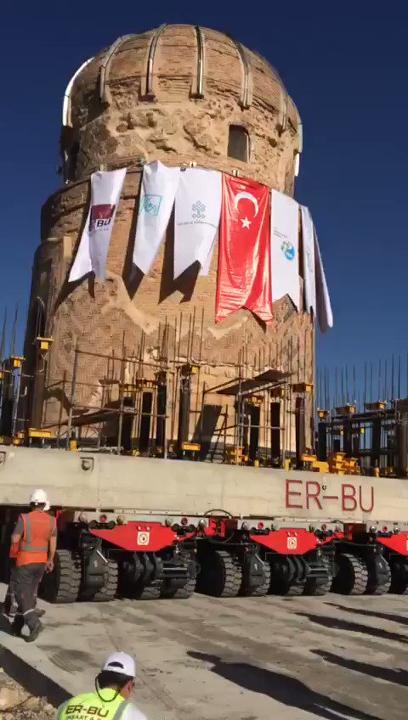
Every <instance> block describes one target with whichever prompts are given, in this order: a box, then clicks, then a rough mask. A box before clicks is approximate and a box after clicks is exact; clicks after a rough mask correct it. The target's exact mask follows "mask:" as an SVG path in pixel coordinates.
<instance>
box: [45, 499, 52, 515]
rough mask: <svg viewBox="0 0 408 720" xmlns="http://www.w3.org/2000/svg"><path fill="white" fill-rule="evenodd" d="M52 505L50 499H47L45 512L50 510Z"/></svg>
mask: <svg viewBox="0 0 408 720" xmlns="http://www.w3.org/2000/svg"><path fill="white" fill-rule="evenodd" d="M50 507H51V506H50V502H49V500H47V502H46V503H45V505H44V510H45V512H48V510H49V509H50Z"/></svg>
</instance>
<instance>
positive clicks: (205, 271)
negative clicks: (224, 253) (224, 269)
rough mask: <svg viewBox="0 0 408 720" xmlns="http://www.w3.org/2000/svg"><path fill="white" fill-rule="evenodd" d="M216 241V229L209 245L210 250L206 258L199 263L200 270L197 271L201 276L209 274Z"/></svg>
mask: <svg viewBox="0 0 408 720" xmlns="http://www.w3.org/2000/svg"><path fill="white" fill-rule="evenodd" d="M217 242H218V231H217V232H216V234H215V237H214V240H213V242H212V245H211V247H210V251H209V253H208V255H207V257H206V259H205V260H204V261H203V263H202V265H201V270H200V272H199V273H198V274H199V275H200V276H201V277H205V276H207V275H209V273H210V269H211V261H212V259H213V255H214V250H215V246H216V244H217Z"/></svg>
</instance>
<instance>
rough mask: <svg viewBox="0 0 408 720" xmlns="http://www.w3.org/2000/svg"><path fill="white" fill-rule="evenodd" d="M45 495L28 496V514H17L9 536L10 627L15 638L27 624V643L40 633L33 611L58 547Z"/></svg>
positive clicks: (55, 529) (38, 492) (37, 618)
mask: <svg viewBox="0 0 408 720" xmlns="http://www.w3.org/2000/svg"><path fill="white" fill-rule="evenodd" d="M49 507H50V506H49V502H48V497H47V493H46V492H45V491H44V490H41V489H38V490H35V491H34V492H33V494H32V495H31V497H30V512H29V513H23V514H21V515H20V517H19V519H18V521H17V525H16V527H15V528H14V531H13V534H12V536H11V548H10V558H11V559H14V560H15V567H14V569H13V582H14V590H15V595H16V600H17V613H16V616H15V618H14V622H13V624H12V630H13V632H14V634H15V635H21V631H22V629H23V627H24V625H25V624H26V625H27V627H28V628H29V630H30V634H29V635H28V636H27V637H26V638H25V639H26V640H27V642H32V641H33V640H35V639H36V638H37V637H38V635H39V633H40V632H41V630H42V624H41V622H40V618H39V614H38V613H37V612H36V601H37V591H38V586H39V584H40V582H41V579H42V577H43V575H44V571H45V570H48V571H49V572H52V570H53V569H54V557H55V552H56V548H57V527H56V523H55V518H53V517H52V516H51V515H48V513H47V510H49Z"/></svg>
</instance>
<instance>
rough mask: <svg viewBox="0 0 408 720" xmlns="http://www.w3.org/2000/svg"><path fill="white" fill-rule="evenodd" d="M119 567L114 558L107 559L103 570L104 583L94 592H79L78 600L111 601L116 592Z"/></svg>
mask: <svg viewBox="0 0 408 720" xmlns="http://www.w3.org/2000/svg"><path fill="white" fill-rule="evenodd" d="M118 582H119V567H118V563H117V562H116V560H108V563H107V566H106V572H105V584H104V586H103V587H101V589H100V590H97V591H96V592H92V591H91V592H87V591H86V590H85V591H84V592H83V593H82V592H80V595H79V597H80V600H89V601H92V602H111V601H112V600H114V599H115V597H116V595H117V593H118Z"/></svg>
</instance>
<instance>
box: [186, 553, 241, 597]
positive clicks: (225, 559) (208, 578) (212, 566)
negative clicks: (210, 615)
mask: <svg viewBox="0 0 408 720" xmlns="http://www.w3.org/2000/svg"><path fill="white" fill-rule="evenodd" d="M241 584H242V567H241V564H240V562H239V561H238V559H237V558H236V557H234V556H233V555H231V553H229V552H227V551H226V550H215V551H214V552H212V553H208V554H207V555H205V556H204V558H203V561H202V564H201V572H200V574H199V576H198V580H197V590H198V592H201V593H204V595H212V596H214V597H236V596H237V595H238V593H239V590H240V587H241Z"/></svg>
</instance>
